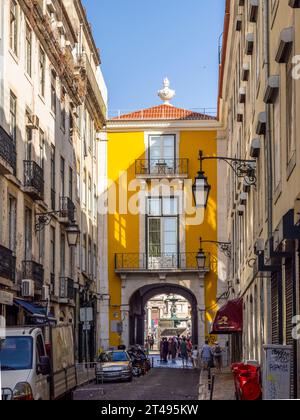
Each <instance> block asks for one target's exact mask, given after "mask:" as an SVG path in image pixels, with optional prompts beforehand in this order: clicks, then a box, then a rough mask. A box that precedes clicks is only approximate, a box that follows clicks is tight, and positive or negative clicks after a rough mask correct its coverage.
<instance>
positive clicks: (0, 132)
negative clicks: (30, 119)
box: [0, 126, 17, 175]
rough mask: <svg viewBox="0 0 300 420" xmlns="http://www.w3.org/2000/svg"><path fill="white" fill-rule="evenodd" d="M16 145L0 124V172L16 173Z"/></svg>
mask: <svg viewBox="0 0 300 420" xmlns="http://www.w3.org/2000/svg"><path fill="white" fill-rule="evenodd" d="M16 159H17V154H16V146H15V144H14V142H13V139H12V138H11V137H10V135H9V134H8V133H7V132H6V131H5V130H4V129H3V127H1V126H0V174H1V175H9V174H10V175H13V174H15V173H16Z"/></svg>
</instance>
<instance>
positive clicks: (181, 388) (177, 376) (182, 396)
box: [74, 369, 199, 401]
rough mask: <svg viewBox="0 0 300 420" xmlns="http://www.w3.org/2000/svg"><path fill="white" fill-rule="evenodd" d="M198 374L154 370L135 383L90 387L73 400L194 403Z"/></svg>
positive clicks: (197, 389) (182, 371)
mask: <svg viewBox="0 0 300 420" xmlns="http://www.w3.org/2000/svg"><path fill="white" fill-rule="evenodd" d="M198 391H199V372H198V371H196V370H192V369H152V370H151V372H150V373H149V374H148V375H146V376H144V377H141V378H137V379H134V380H133V382H132V383H106V384H104V385H95V384H90V385H88V386H86V387H84V388H81V389H79V390H77V391H75V393H74V400H106V401H113V400H121V401H135V400H144V401H145V400H146V401H155V400H156V401H157V400H158V401H162V400H167V401H193V400H198Z"/></svg>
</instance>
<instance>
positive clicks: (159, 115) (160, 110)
mask: <svg viewBox="0 0 300 420" xmlns="http://www.w3.org/2000/svg"><path fill="white" fill-rule="evenodd" d="M215 119H216V118H215V117H212V116H210V115H206V114H202V113H200V112H194V111H189V110H187V109H182V108H176V107H174V106H172V105H165V104H164V105H159V106H155V107H153V108H148V109H143V110H140V111H136V112H132V113H130V114H124V115H120V116H118V117H115V118H112V121H116V120H122V121H136V120H183V121H184V120H215Z"/></svg>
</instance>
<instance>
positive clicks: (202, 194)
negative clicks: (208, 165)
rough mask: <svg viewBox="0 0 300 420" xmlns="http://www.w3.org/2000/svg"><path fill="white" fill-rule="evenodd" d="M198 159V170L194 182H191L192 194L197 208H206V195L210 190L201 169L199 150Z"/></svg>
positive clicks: (201, 154)
mask: <svg viewBox="0 0 300 420" xmlns="http://www.w3.org/2000/svg"><path fill="white" fill-rule="evenodd" d="M199 161H200V170H199V172H198V175H197V177H196V178H195V182H194V184H193V187H192V190H193V196H194V200H195V204H196V208H197V209H201V208H206V207H207V203H208V197H209V193H210V190H211V186H210V185H209V183H208V180H207V177H206V176H205V173H204V171H203V165H202V162H203V152H202V151H200V153H199Z"/></svg>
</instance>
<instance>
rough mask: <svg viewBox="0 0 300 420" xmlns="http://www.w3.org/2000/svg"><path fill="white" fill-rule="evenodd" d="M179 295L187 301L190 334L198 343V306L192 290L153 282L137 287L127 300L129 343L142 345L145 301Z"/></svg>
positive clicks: (145, 317)
mask: <svg viewBox="0 0 300 420" xmlns="http://www.w3.org/2000/svg"><path fill="white" fill-rule="evenodd" d="M162 295H165V296H169V295H175V296H180V297H182V298H183V299H185V300H186V301H188V303H189V306H190V308H189V317H190V336H191V339H192V341H193V343H194V344H195V345H198V306H197V299H196V297H195V295H194V294H193V292H192V291H191V290H189V289H187V288H185V287H183V286H179V285H176V284H154V285H150V286H144V287H141V288H140V289H138V290H137V291H136V292H135V293H134V294H133V295H132V296H131V299H130V301H129V343H130V345H136V344H138V345H142V346H143V345H144V344H145V337H146V335H147V332H148V331H147V311H146V307H147V303H148V302H149V301H151V299H153V298H154V297H156V296H162Z"/></svg>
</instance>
